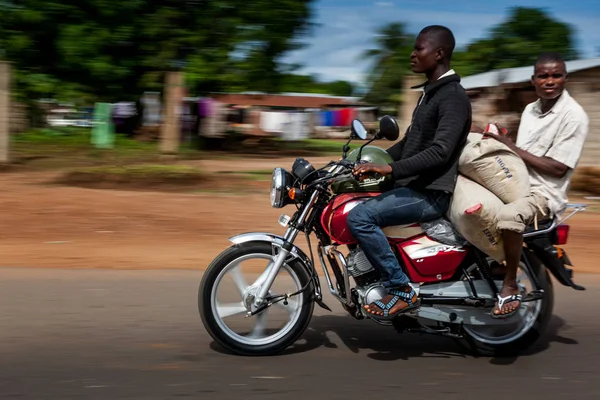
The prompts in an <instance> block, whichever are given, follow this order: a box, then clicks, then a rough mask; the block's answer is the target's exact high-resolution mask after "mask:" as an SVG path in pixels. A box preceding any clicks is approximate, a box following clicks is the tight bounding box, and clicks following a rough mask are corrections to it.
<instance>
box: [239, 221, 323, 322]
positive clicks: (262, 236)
mask: <svg viewBox="0 0 600 400" xmlns="http://www.w3.org/2000/svg"><path fill="white" fill-rule="evenodd" d="M229 241H230V242H232V243H234V244H242V243H248V242H268V243H271V244H273V245H275V246H278V247H282V246H283V243H284V242H285V239H284V238H283V237H282V236H279V235H275V234H272V233H267V232H248V233H242V234H240V235H236V236H233V237H230V238H229ZM290 254H291V256H292V257H294V258H295V259H298V260H299V261H300V262H301V263H302V265H303V266H304V268H305V269H306V271H307V272H308V274H309V275H310V276H311V277H312V279H313V282H314V286H315V296H316V301H317V304H318V305H319V306H321V307H322V308H324V309H326V310H329V311H331V309H330V308H329V307H327V306H326V305H325V304H324V303H323V302H322V299H323V295H322V293H321V284H320V282H319V276H318V275H317V271H316V270H315V266H314V265H313V262H312V261H311V259H310V258H309V257H308V256H307V255H306V253H305V252H304V251H302V249H301V248H300V247H298V246H296V245H295V244H292V251H291V252H290Z"/></svg>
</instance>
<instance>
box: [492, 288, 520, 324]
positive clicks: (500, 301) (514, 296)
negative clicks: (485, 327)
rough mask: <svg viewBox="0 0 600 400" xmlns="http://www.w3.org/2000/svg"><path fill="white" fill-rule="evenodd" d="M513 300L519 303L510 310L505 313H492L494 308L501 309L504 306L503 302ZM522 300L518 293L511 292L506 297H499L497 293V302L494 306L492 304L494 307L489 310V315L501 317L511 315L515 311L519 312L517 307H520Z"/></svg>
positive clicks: (496, 317)
mask: <svg viewBox="0 0 600 400" xmlns="http://www.w3.org/2000/svg"><path fill="white" fill-rule="evenodd" d="M513 301H518V302H519V304H518V305H517V306H516V307H515V309H514V310H512V311H511V312H509V313H506V314H495V313H494V310H496V309H497V310H498V311H502V307H504V304H506V303H511V302H513ZM522 301H523V296H521V295H520V294H511V295H508V296H506V297H501V296H500V295H499V294H498V304H497V305H496V306H494V308H492V311H491V312H490V316H491V317H492V318H495V319H503V318H508V317H512V316H513V315H515V314H516V313H517V312H519V308H521V304H523V303H522Z"/></svg>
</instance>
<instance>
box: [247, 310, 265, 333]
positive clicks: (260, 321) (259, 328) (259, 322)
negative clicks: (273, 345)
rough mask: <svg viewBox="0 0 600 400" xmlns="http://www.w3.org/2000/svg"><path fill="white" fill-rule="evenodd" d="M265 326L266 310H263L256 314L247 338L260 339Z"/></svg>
mask: <svg viewBox="0 0 600 400" xmlns="http://www.w3.org/2000/svg"><path fill="white" fill-rule="evenodd" d="M266 327H267V311H266V310H265V311H263V312H262V313H260V314H258V315H257V316H256V325H254V329H252V332H250V334H249V335H248V337H249V338H252V339H260V338H261V337H262V336H264V334H265V329H266Z"/></svg>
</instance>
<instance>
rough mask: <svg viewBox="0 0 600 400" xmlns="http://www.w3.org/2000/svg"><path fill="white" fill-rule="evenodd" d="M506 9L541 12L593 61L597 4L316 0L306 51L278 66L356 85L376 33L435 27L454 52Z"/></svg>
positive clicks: (599, 41) (574, 0) (587, 0)
mask: <svg viewBox="0 0 600 400" xmlns="http://www.w3.org/2000/svg"><path fill="white" fill-rule="evenodd" d="M575 4H576V5H575ZM511 6H526V7H538V8H543V9H545V10H546V11H548V12H549V13H550V14H551V15H552V16H553V17H555V18H557V19H559V20H561V21H563V22H566V23H568V24H570V25H571V26H572V27H573V28H574V30H575V40H576V46H577V48H578V50H579V51H580V52H581V54H582V57H583V58H587V57H597V56H599V54H598V48H599V47H600V1H598V0H571V1H565V0H562V1H556V0H546V1H531V0H529V1H527V0H524V1H520V2H516V1H510V0H454V1H453V0H445V1H442V0H362V1H361V0H316V2H315V4H314V9H315V16H314V18H313V20H314V22H316V23H318V24H320V26H318V27H316V28H315V29H314V30H313V32H311V34H310V36H308V37H306V38H304V40H303V41H304V42H305V43H307V44H308V46H307V47H305V48H304V49H302V50H298V51H295V52H292V53H289V54H288V55H287V56H286V57H285V59H284V61H286V62H297V63H300V64H302V65H304V66H305V67H304V68H303V69H302V70H301V72H303V73H311V74H317V75H318V76H319V77H320V78H321V79H323V80H335V79H346V80H350V81H353V82H355V83H360V82H362V81H363V78H364V72H365V70H366V69H367V67H368V63H367V62H366V61H365V60H364V59H362V57H361V54H362V53H363V52H364V50H365V49H368V48H370V47H372V41H373V38H374V32H375V30H376V29H377V28H378V27H380V26H382V25H384V24H386V23H389V22H396V21H401V22H405V23H406V24H407V26H408V28H409V29H410V30H411V31H412V32H414V33H418V32H419V30H420V29H422V28H423V27H425V26H427V25H431V24H441V25H445V26H447V27H449V28H450V29H452V31H453V32H454V35H455V37H456V42H457V46H458V47H460V46H462V45H465V44H468V43H469V42H472V41H473V40H475V39H478V38H481V37H483V36H485V35H486V34H487V31H488V29H489V28H491V27H492V26H493V25H496V24H498V23H500V22H502V21H503V20H504V19H505V18H506V17H507V15H508V11H507V9H508V8H509V7H511Z"/></svg>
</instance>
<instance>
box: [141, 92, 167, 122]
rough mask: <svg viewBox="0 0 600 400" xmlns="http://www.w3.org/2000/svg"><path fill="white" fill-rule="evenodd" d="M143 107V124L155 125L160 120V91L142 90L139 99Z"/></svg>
mask: <svg viewBox="0 0 600 400" xmlns="http://www.w3.org/2000/svg"><path fill="white" fill-rule="evenodd" d="M140 102H141V103H142V107H143V116H142V119H143V125H144V126H157V125H158V124H160V121H161V108H162V107H161V103H160V93H158V92H144V94H143V95H142V98H141V101H140Z"/></svg>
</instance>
